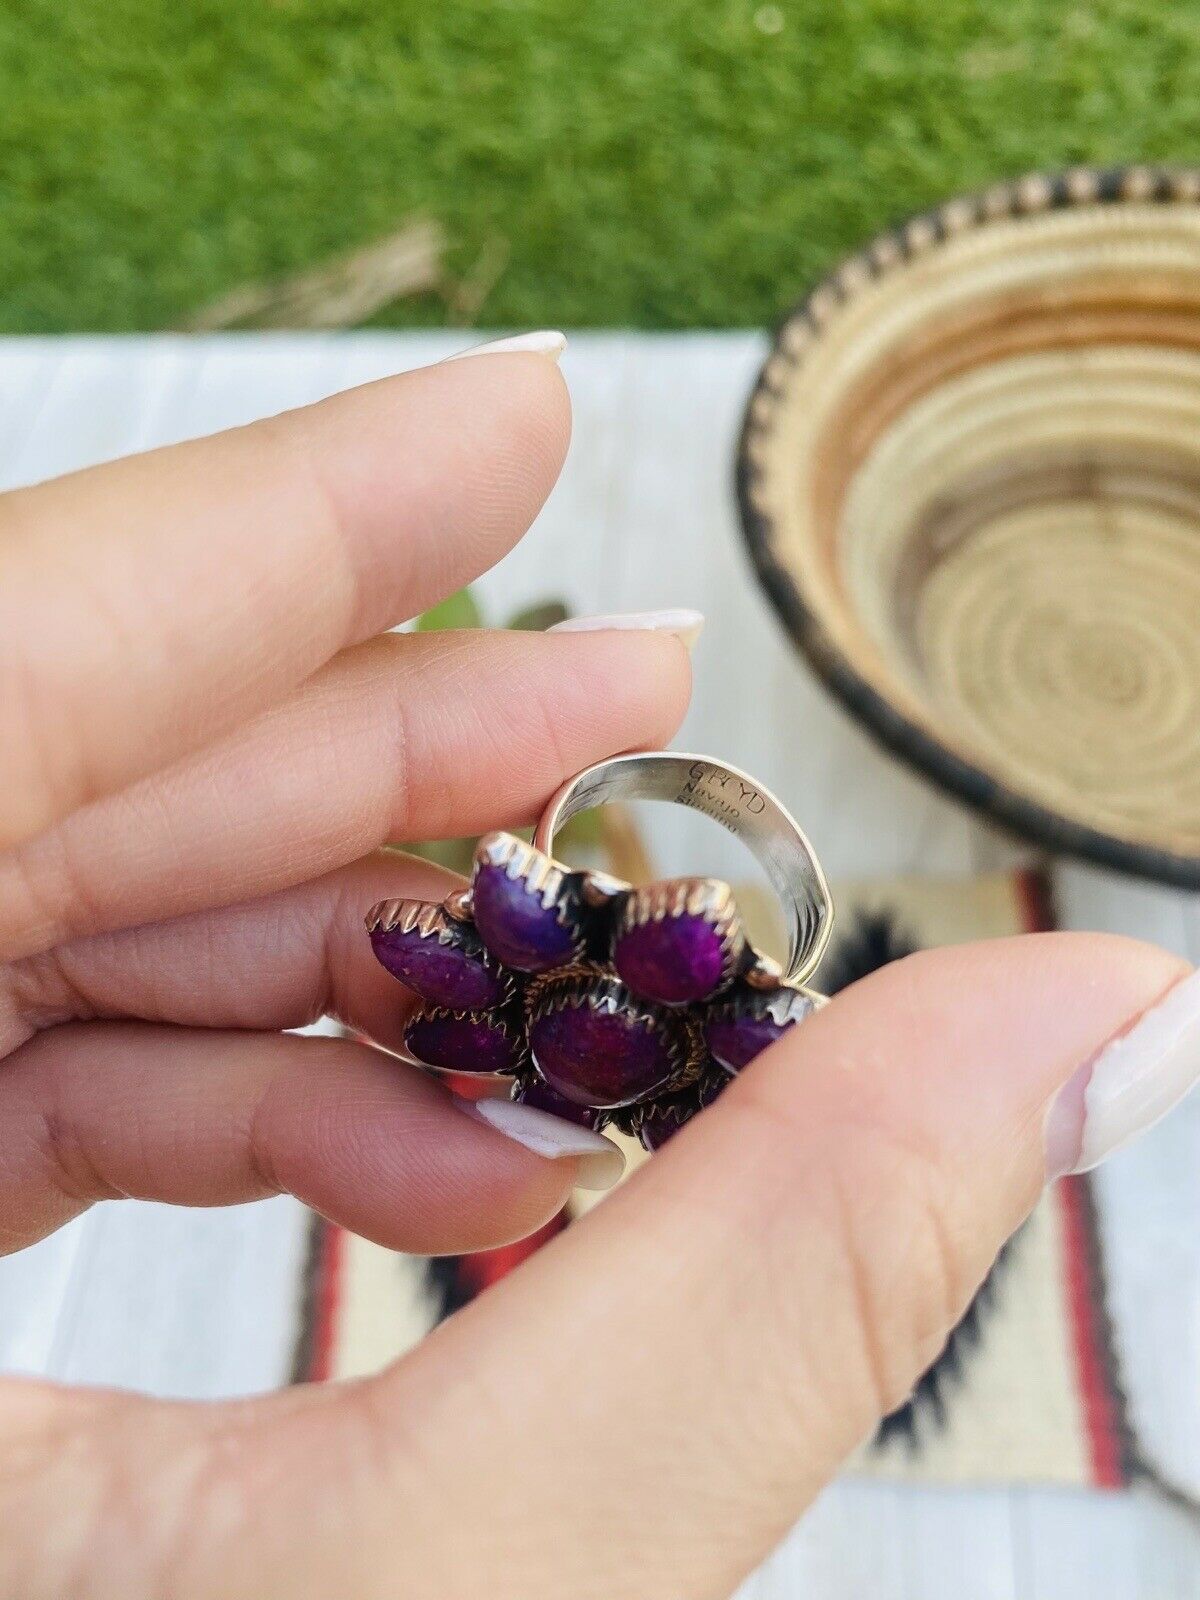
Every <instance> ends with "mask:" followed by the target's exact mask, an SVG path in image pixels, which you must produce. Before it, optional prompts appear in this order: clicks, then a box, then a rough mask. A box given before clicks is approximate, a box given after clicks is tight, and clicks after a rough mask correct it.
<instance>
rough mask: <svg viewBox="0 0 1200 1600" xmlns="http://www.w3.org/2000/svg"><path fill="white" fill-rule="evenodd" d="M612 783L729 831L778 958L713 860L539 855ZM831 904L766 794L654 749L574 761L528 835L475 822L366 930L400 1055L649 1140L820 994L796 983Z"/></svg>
mask: <svg viewBox="0 0 1200 1600" xmlns="http://www.w3.org/2000/svg"><path fill="white" fill-rule="evenodd" d="M611 800H659V801H666V802H668V803H670V804H673V805H684V806H688V807H690V808H691V809H692V810H695V811H700V812H702V813H703V814H704V815H705V816H708V817H711V818H713V819H714V821H716V822H719V823H720V824H721V825H722V826H723V827H725V828H726V829H728V831H729V832H731V833H732V834H734V835H735V836H736V837H737V838H739V839H741V840H742V841H743V843H745V844H746V845H747V846H748V847H749V849H750V850H751V852H752V853H753V854H754V855H755V856H756V857H757V859H758V861H759V862H760V863H761V865H762V866H763V868H764V870H765V871H766V873H767V876H768V878H769V880H770V882H771V884H772V886H773V887H774V889H775V892H776V894H777V895H778V897H779V901H780V904H781V906H782V908H783V911H784V914H785V917H786V919H787V925H788V934H789V948H788V958H787V964H786V966H781V965H780V964H779V963H778V962H777V961H775V960H773V959H772V958H771V957H770V956H768V955H765V954H763V953H761V952H759V951H757V950H756V949H755V948H754V947H753V945H752V944H751V943H750V941H749V939H748V938H747V936H746V932H745V929H744V927H743V925H742V921H741V917H740V915H739V913H738V909H737V905H736V903H735V901H734V897H733V891H732V890H731V889H730V887H729V885H728V884H727V883H724V882H722V881H721V880H720V879H717V878H670V879H666V880H664V881H662V882H659V883H653V884H648V885H644V886H640V887H637V888H635V887H634V886H633V885H632V884H629V883H625V882H623V881H622V880H621V879H619V878H614V877H612V876H611V875H609V874H608V873H604V872H597V871H592V870H588V869H574V868H571V867H567V866H564V865H563V864H562V863H561V862H560V861H558V860H557V859H556V858H555V856H554V841H555V836H556V834H557V833H558V831H559V830H560V828H561V827H562V826H563V824H564V823H566V822H567V821H568V820H569V819H570V818H571V817H573V816H574V815H576V813H577V812H580V811H584V810H589V809H591V808H592V807H595V806H601V805H604V804H606V803H607V802H608V801H611ZM832 920H833V905H832V901H831V899H830V895H829V889H828V886H827V884H826V882H825V876H824V874H823V872H822V871H821V867H820V863H819V862H818V861H817V858H816V856H815V855H814V853H813V849H812V846H811V845H810V844H809V842H808V840H807V839H806V838H805V836H804V834H803V832H802V831H801V829H800V827H799V826H798V824H797V823H796V822H795V821H794V820H793V818H792V817H791V816H789V814H788V813H787V811H786V810H785V809H784V807H783V806H782V805H781V804H780V803H779V801H778V800H777V799H776V798H775V797H774V795H772V794H771V793H770V792H769V791H768V790H767V789H765V788H763V786H762V785H761V784H759V783H757V782H756V781H755V780H754V779H753V778H751V777H749V775H748V774H746V773H744V772H741V771H739V770H738V769H737V768H736V767H731V766H727V765H725V764H724V763H722V762H719V761H714V760H712V759H711V758H710V757H708V756H696V755H684V754H679V753H676V752H673V751H655V752H651V753H647V754H633V755H624V756H614V757H612V758H611V759H610V760H607V761H601V762H598V763H597V764H596V765H595V766H592V767H588V768H587V769H585V770H584V771H583V772H581V773H579V774H577V776H575V777H574V778H571V779H570V780H569V781H568V782H567V783H565V784H564V785H563V787H562V788H561V789H560V790H559V791H558V793H557V794H556V795H555V796H554V797H553V799H552V800H551V801H550V803H549V804H548V805H547V807H546V810H545V811H544V813H543V814H542V818H541V821H540V822H539V823H538V826H537V829H536V831H535V833H534V837H533V842H532V844H528V843H526V842H525V841H524V840H523V839H520V838H518V837H517V836H516V835H515V834H511V833H489V834H487V835H485V837H484V838H482V839H481V840H480V841H479V845H478V847H477V849H476V852H475V861H474V868H473V871H472V875H471V882H470V884H469V886H468V887H467V888H466V889H463V890H456V891H455V892H454V893H452V894H450V895H448V896H447V897H446V899H445V900H444V901H442V902H441V903H440V904H438V903H434V902H429V901H422V900H384V901H381V902H380V903H379V904H378V905H376V906H374V907H373V908H372V910H371V911H370V912H369V914H368V916H367V929H368V932H369V934H370V937H371V944H372V947H373V949H374V951H375V955H376V956H377V957H378V959H379V960H380V962H381V963H382V964H383V965H384V966H385V967H386V968H387V970H388V971H389V972H390V973H391V974H392V975H393V976H394V977H396V978H398V979H400V981H401V982H402V983H404V984H405V985H406V986H407V987H408V988H409V989H411V990H412V991H413V992H414V993H415V994H416V995H417V997H418V999H419V1000H420V1002H421V1005H420V1007H419V1009H418V1010H417V1011H416V1012H415V1013H414V1015H413V1016H412V1018H411V1019H410V1021H409V1023H408V1026H407V1028H406V1030H405V1035H404V1042H405V1047H406V1049H407V1051H408V1053H409V1055H410V1056H411V1057H412V1059H413V1060H414V1061H415V1062H416V1063H417V1064H418V1065H419V1066H422V1067H425V1068H429V1069H432V1070H435V1071H441V1072H447V1071H448V1072H461V1073H469V1074H472V1075H486V1076H492V1075H502V1076H506V1077H509V1078H511V1079H512V1080H513V1095H514V1098H516V1099H518V1100H523V1101H524V1102H526V1103H527V1104H530V1105H534V1106H537V1107H539V1108H541V1109H543V1110H546V1111H551V1112H553V1113H554V1114H555V1115H558V1116H566V1117H570V1118H572V1119H573V1120H575V1121H577V1122H580V1123H584V1124H586V1125H587V1126H588V1127H592V1128H597V1129H599V1128H601V1127H605V1126H614V1127H616V1128H618V1129H620V1130H621V1131H623V1132H626V1133H630V1134H634V1135H636V1136H637V1137H639V1138H640V1139H641V1141H642V1143H643V1144H644V1145H645V1146H646V1147H647V1149H658V1148H659V1147H660V1146H661V1145H662V1144H664V1143H665V1142H666V1140H667V1139H669V1138H670V1137H671V1136H672V1135H673V1134H674V1133H676V1132H678V1130H679V1128H681V1127H683V1126H684V1125H685V1123H687V1122H688V1121H690V1119H691V1117H693V1116H694V1115H696V1113H697V1112H699V1111H700V1110H702V1109H703V1108H704V1107H705V1106H707V1105H709V1104H711V1102H712V1101H713V1100H714V1099H715V1098H716V1096H717V1095H718V1094H719V1093H720V1092H721V1090H722V1089H723V1088H724V1087H725V1085H726V1084H727V1083H728V1082H729V1081H730V1079H731V1078H732V1077H733V1076H734V1075H736V1074H737V1073H738V1072H739V1071H740V1070H741V1069H742V1068H743V1067H744V1066H746V1065H747V1063H748V1062H750V1061H752V1060H753V1059H754V1057H755V1056H756V1055H758V1054H759V1052H760V1051H762V1050H764V1049H765V1048H766V1047H767V1045H769V1044H772V1043H774V1041H775V1040H776V1039H778V1038H779V1037H780V1035H781V1034H783V1033H785V1032H786V1031H787V1030H788V1029H789V1028H791V1027H794V1026H795V1024H796V1023H797V1022H800V1021H803V1019H804V1018H805V1017H807V1016H809V1015H810V1014H811V1013H812V1011H813V1010H814V1009H815V1008H816V1007H817V1006H819V1005H821V1004H823V1003H824V1001H823V997H822V996H821V995H818V994H816V993H815V992H814V991H813V990H812V989H810V988H808V987H807V986H806V984H807V980H808V978H810V977H811V975H812V973H813V972H814V971H815V969H816V967H817V964H818V962H819V961H820V959H821V955H822V953H823V951H824V949H825V946H826V944H827V942H828V939H829V934H830V929H831V925H832Z"/></svg>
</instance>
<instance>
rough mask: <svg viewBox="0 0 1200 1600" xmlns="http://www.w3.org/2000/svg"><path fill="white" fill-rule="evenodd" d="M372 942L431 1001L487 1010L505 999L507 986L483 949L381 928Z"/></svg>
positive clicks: (404, 979)
mask: <svg viewBox="0 0 1200 1600" xmlns="http://www.w3.org/2000/svg"><path fill="white" fill-rule="evenodd" d="M371 945H372V948H373V949H374V951H375V954H376V956H377V957H378V958H379V960H380V961H381V962H382V963H383V965H384V966H385V967H386V968H387V970H388V971H389V972H390V973H391V974H392V976H393V977H394V978H399V979H400V982H401V983H404V984H407V985H408V987H409V988H410V989H411V990H412V991H413V992H414V994H418V995H420V997H421V999H422V1000H427V1001H428V1002H429V1004H430V1005H434V1006H445V1007H446V1009H447V1010H448V1011H486V1010H487V1009H488V1007H489V1006H494V1005H498V1004H499V1003H500V1001H501V999H502V998H503V993H504V986H503V984H502V983H501V981H500V978H499V977H498V975H497V974H496V973H495V972H494V971H493V970H492V969H491V967H490V966H489V964H488V961H487V958H486V957H485V956H484V955H483V954H482V953H476V952H475V951H472V950H465V949H462V948H460V947H459V945H458V944H457V943H454V944H443V943H442V942H441V941H440V940H439V939H438V937H437V936H436V934H423V933H421V932H420V931H419V930H418V929H416V928H411V929H410V930H409V931H408V932H407V933H403V932H401V930H400V929H399V928H391V929H388V930H386V931H385V930H383V929H379V928H377V929H375V930H374V931H373V932H372V934H371Z"/></svg>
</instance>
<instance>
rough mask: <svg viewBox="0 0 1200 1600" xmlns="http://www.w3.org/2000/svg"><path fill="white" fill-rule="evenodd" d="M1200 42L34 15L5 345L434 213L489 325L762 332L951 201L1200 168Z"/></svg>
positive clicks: (208, 12) (976, 5) (444, 20)
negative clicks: (884, 228)
mask: <svg viewBox="0 0 1200 1600" xmlns="http://www.w3.org/2000/svg"><path fill="white" fill-rule="evenodd" d="M780 18H782V20H783V26H782V28H781V29H779V30H778V31H775V32H772V31H764V27H765V28H766V29H767V30H770V28H771V27H772V25H773V23H775V22H778V20H779V19H780ZM1198 25H1200V0H1175V3H1174V4H1173V5H1167V4H1163V3H1160V0H1094V3H1092V4H1086V3H1077V4H1070V5H1067V4H1059V3H1054V0H1001V3H996V0H794V3H788V0H782V3H781V4H780V5H779V6H778V8H777V9H776V8H772V7H765V8H764V7H760V6H759V5H758V4H757V0H737V3H731V0H426V3H424V4H422V5H419V6H418V5H415V4H411V3H408V0H401V3H389V0H171V3H164V0H20V3H19V4H15V5H9V6H6V7H4V8H3V14H2V15H0V329H3V330H6V331H43V330H59V329H68V328H88V329H130V328H155V327H163V326H168V325H171V324H173V323H176V322H178V321H179V320H181V319H182V318H183V317H185V316H186V315H187V314H188V313H189V312H190V311H193V310H195V309H196V308H197V307H199V306H200V305H202V304H204V303H205V302H206V301H209V300H211V299H213V298H215V297H216V296H218V295H220V294H222V293H224V292H225V291H227V290H228V289H230V288H232V287H234V286H236V285H238V284H241V283H244V282H246V281H247V280H253V279H259V278H261V277H264V276H271V275H275V274H279V273H284V272H288V271H292V270H296V269H299V268H301V267H303V266H305V265H308V264H311V263H313V262H315V261H319V260H321V259H322V258H324V257H327V256H330V255H332V254H335V253H337V252H339V251H342V250H344V249H346V248H348V247H350V246H353V245H357V244H363V243H367V242H369V241H371V240H372V239H375V238H377V237H379V236H381V235H384V234H386V233H388V232H390V231H392V230H394V229H395V228H396V227H397V226H398V224H400V223H401V222H402V221H403V220H404V219H405V217H406V216H408V215H409V214H411V213H412V212H415V211H420V212H425V213H428V214H431V215H433V216H434V217H436V218H438V219H439V220H440V221H441V222H442V223H443V225H444V227H445V229H446V231H447V234H448V236H449V238H450V240H451V265H452V267H453V268H454V270H456V271H463V270H466V269H467V268H468V267H469V265H470V263H471V262H472V261H474V260H476V258H477V257H478V256H479V253H480V252H481V250H483V249H484V247H485V245H487V244H488V242H489V241H492V243H493V245H494V242H495V241H496V240H498V239H503V240H506V241H507V243H508V245H509V247H510V254H509V257H508V262H507V266H506V268H505V270H504V271H503V274H502V275H501V277H500V279H499V281H498V282H497V283H496V285H495V287H494V289H493V290H492V292H491V294H490V296H489V298H488V299H487V301H486V303H485V305H484V307H483V309H482V311H481V313H480V320H481V321H482V322H484V323H486V324H488V325H489V326H493V325H494V326H514V327H520V326H527V325H535V326H536V325H553V324H557V323H562V324H566V325H578V324H634V325H642V326H654V327H684V326H692V325H719V324H746V323H762V322H764V321H767V320H769V319H770V318H772V317H773V316H774V315H775V314H776V312H777V311H778V310H779V309H780V308H781V307H782V306H783V305H784V304H785V303H786V302H788V301H789V300H790V299H791V298H793V297H794V296H795V295H796V294H797V293H798V292H799V291H800V290H801V289H802V288H803V287H804V285H805V284H806V283H807V282H809V281H810V280H811V279H812V278H813V277H814V275H816V274H818V273H819V272H820V271H821V270H822V269H823V268H824V267H825V266H826V265H827V264H828V263H829V262H830V261H831V260H832V259H834V258H836V257H837V256H838V255H839V254H840V253H841V252H842V251H844V250H845V249H847V248H848V247H850V246H852V245H853V244H855V243H856V242H857V241H859V240H861V239H862V238H863V237H864V236H865V235H869V234H870V233H872V232H873V231H874V230H876V229H877V228H878V227H880V226H881V225H882V224H884V223H885V222H887V221H889V220H892V219H894V218H895V217H896V216H898V215H901V214H903V213H905V212H907V211H909V210H912V209H914V208H916V207H920V206H923V205H925V204H927V203H929V202H931V201H933V200H935V199H937V198H939V197H941V196H943V195H945V194H947V193H949V192H951V191H953V190H956V189H960V188H964V187H972V186H975V185H977V184H980V183H982V182H984V181H986V180H988V179H990V178H993V177H995V176H997V175H1000V174H1010V173H1014V172H1019V171H1022V170H1025V169H1027V168H1030V167H1043V166H1054V165H1058V164H1061V163H1064V162H1071V161H1077V160H1096V161H1116V160H1123V159H1130V158H1148V159H1171V160H1188V159H1190V158H1194V157H1197V156H1198V155H1200V49H1198V48H1197V37H1198V32H1197V30H1198ZM446 319H447V312H446V309H445V307H444V305H443V304H442V303H441V302H440V301H439V300H438V299H436V298H435V297H432V296H430V297H426V298H424V299H420V300H411V301H405V302H402V303H400V304H398V305H395V306H393V307H390V308H389V309H388V311H387V312H386V313H384V314H383V315H382V316H381V317H380V318H379V319H378V320H380V321H385V322H391V323H414V322H416V323H431V322H433V323H436V322H441V321H445V320H446Z"/></svg>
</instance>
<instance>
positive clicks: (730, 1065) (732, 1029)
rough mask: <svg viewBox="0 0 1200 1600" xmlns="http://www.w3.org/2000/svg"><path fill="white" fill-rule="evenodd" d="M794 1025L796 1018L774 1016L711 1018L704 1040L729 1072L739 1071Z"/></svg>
mask: <svg viewBox="0 0 1200 1600" xmlns="http://www.w3.org/2000/svg"><path fill="white" fill-rule="evenodd" d="M795 1025H796V1019H795V1018H794V1017H792V1018H789V1020H788V1021H787V1022H776V1021H775V1020H774V1018H772V1017H734V1016H724V1017H710V1018H709V1020H708V1022H706V1023H705V1025H704V1042H705V1044H706V1045H707V1046H708V1048H709V1052H710V1054H711V1055H712V1057H713V1059H714V1061H717V1062H719V1063H720V1065H721V1066H723V1067H724V1068H725V1070H726V1072H740V1071H741V1070H742V1068H743V1067H745V1066H748V1065H749V1063H750V1062H751V1061H753V1060H754V1058H755V1056H756V1055H758V1054H759V1053H760V1052H761V1051H763V1050H765V1049H766V1048H767V1046H768V1045H769V1044H774V1043H775V1041H776V1039H779V1038H781V1037H782V1036H783V1035H784V1034H785V1033H786V1032H787V1031H788V1029H789V1028H794V1027H795Z"/></svg>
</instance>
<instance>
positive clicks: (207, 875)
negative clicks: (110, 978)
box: [0, 632, 689, 961]
mask: <svg viewBox="0 0 1200 1600" xmlns="http://www.w3.org/2000/svg"><path fill="white" fill-rule="evenodd" d="M688 687H689V674H688V664H687V659H686V652H685V650H684V648H683V646H682V645H681V644H680V642H679V641H678V640H677V639H676V638H674V637H673V636H671V635H667V634H657V633H653V632H623V633H615V632H600V633H587V632H582V633H566V634H555V635H542V634H531V633H491V632H478V633H449V634H406V635H397V634H389V635H384V636H383V637H381V638H378V639H374V640H372V641H370V642H369V643H368V644H365V645H360V646H358V647H357V648H355V649H353V650H347V651H344V652H343V653H342V655H340V656H339V657H337V658H336V659H335V660H334V661H333V662H332V663H331V664H330V665H329V666H328V667H326V668H325V669H324V670H323V671H321V672H320V673H318V674H317V675H316V676H315V677H313V678H312V679H310V680H309V682H308V683H307V684H305V685H304V687H303V688H302V689H301V690H300V691H299V692H298V693H297V694H296V695H295V696H293V697H292V698H291V699H290V700H288V701H286V702H285V703H284V704H282V705H281V706H279V707H277V708H276V709H275V710H273V711H271V712H269V713H267V714H266V715H264V716H261V717H259V718H258V719H257V720H255V721H254V722H252V723H249V724H247V725H246V726H245V727H243V728H240V729H238V730H237V732H235V733H233V734H230V735H227V736H226V737H225V738H224V739H222V740H221V741H219V742H218V743H217V744H215V745H213V746H210V747H209V748H208V749H207V750H205V751H203V752H201V753H199V754H197V755H194V756H190V757H188V758H187V759H185V760H184V761H182V762H180V763H178V764H176V765H175V766H174V767H171V768H168V769H167V770H166V771H164V772H160V773H156V774H154V776H153V777H151V778H147V779H145V780H143V781H142V782H141V783H139V784H136V785H135V786H134V787H132V788H130V789H127V790H125V791H124V792H123V793H121V794H118V795H113V796H110V797H108V798H107V799H105V800H101V801H98V802H96V803H95V804H94V805H92V806H89V807H87V808H85V809H84V810H83V811H79V812H76V813H75V814H74V815H73V816H71V817H68V818H67V819H66V820H65V821H63V822H61V823H60V824H59V825H58V826H57V827H55V828H53V829H52V830H51V831H50V832H49V833H47V834H44V835H43V836H41V837H40V838H38V839H35V840H32V841H31V842H29V843H28V844H26V845H23V846H21V847H19V848H18V849H16V850H12V851H9V852H7V853H6V854H4V855H0V959H3V960H9V961H12V960H16V959H18V958H20V957H23V956H26V955H30V954H35V953H37V952H39V951H44V950H48V949H49V948H51V946H53V945H56V944H61V943H63V942H64V941H67V940H70V939H76V938H79V937H80V936H83V935H87V934H94V933H101V932H106V931H110V930H113V929H118V928H123V927H131V926H133V925H134V924H137V923H142V922H146V921H149V920H151V919H160V918H163V917H171V916H177V915H179V914H180V913H183V912H188V911H194V910H199V909H203V908H207V907H212V906H219V905H227V904H230V903H231V902H233V901H237V900H242V899H246V898H248V897H251V896H256V895H263V894H268V893H270V892H271V891H273V890H276V889H279V888H282V887H284V886H286V885H289V884H294V883H297V882H301V881H303V880H304V879H307V878H311V877H314V876H315V875H317V874H318V873H322V872H328V871H330V870H332V869H333V868H335V867H338V866H341V865H343V864H344V863H346V862H349V861H352V860H355V859H356V858H358V857H359V856H362V855H365V854H366V853H367V851H369V850H372V849H374V848H375V847H376V846H377V845H380V844H382V843H384V842H386V841H389V840H402V839H420V838H451V837H457V836H459V835H463V834H470V833H476V832H480V831H482V830H484V829H486V828H491V827H505V826H511V825H515V824H517V823H520V822H525V821H528V820H529V818H530V816H531V815H532V814H533V813H534V812H535V811H536V809H537V808H538V806H539V805H540V804H541V803H542V802H543V801H544V800H545V798H546V796H547V795H549V794H551V793H553V791H554V790H555V789H556V788H557V787H558V785H559V784H560V783H561V782H563V780H564V779H566V778H568V777H570V776H571V775H572V773H574V772H577V771H579V769H580V768H582V767H585V766H588V765H589V764H590V763H591V762H593V761H599V760H601V759H603V758H604V757H605V756H608V755H612V754H613V753H614V752H616V751H619V750H625V749H630V748H634V747H637V746H647V745H649V746H653V745H657V744H662V743H665V742H666V741H667V740H668V739H669V738H670V737H671V735H672V733H673V732H674V730H675V728H676V727H677V726H678V723H679V720H680V718H681V716H682V714H683V711H684V708H685V706H686V703H687V695H688Z"/></svg>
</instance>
